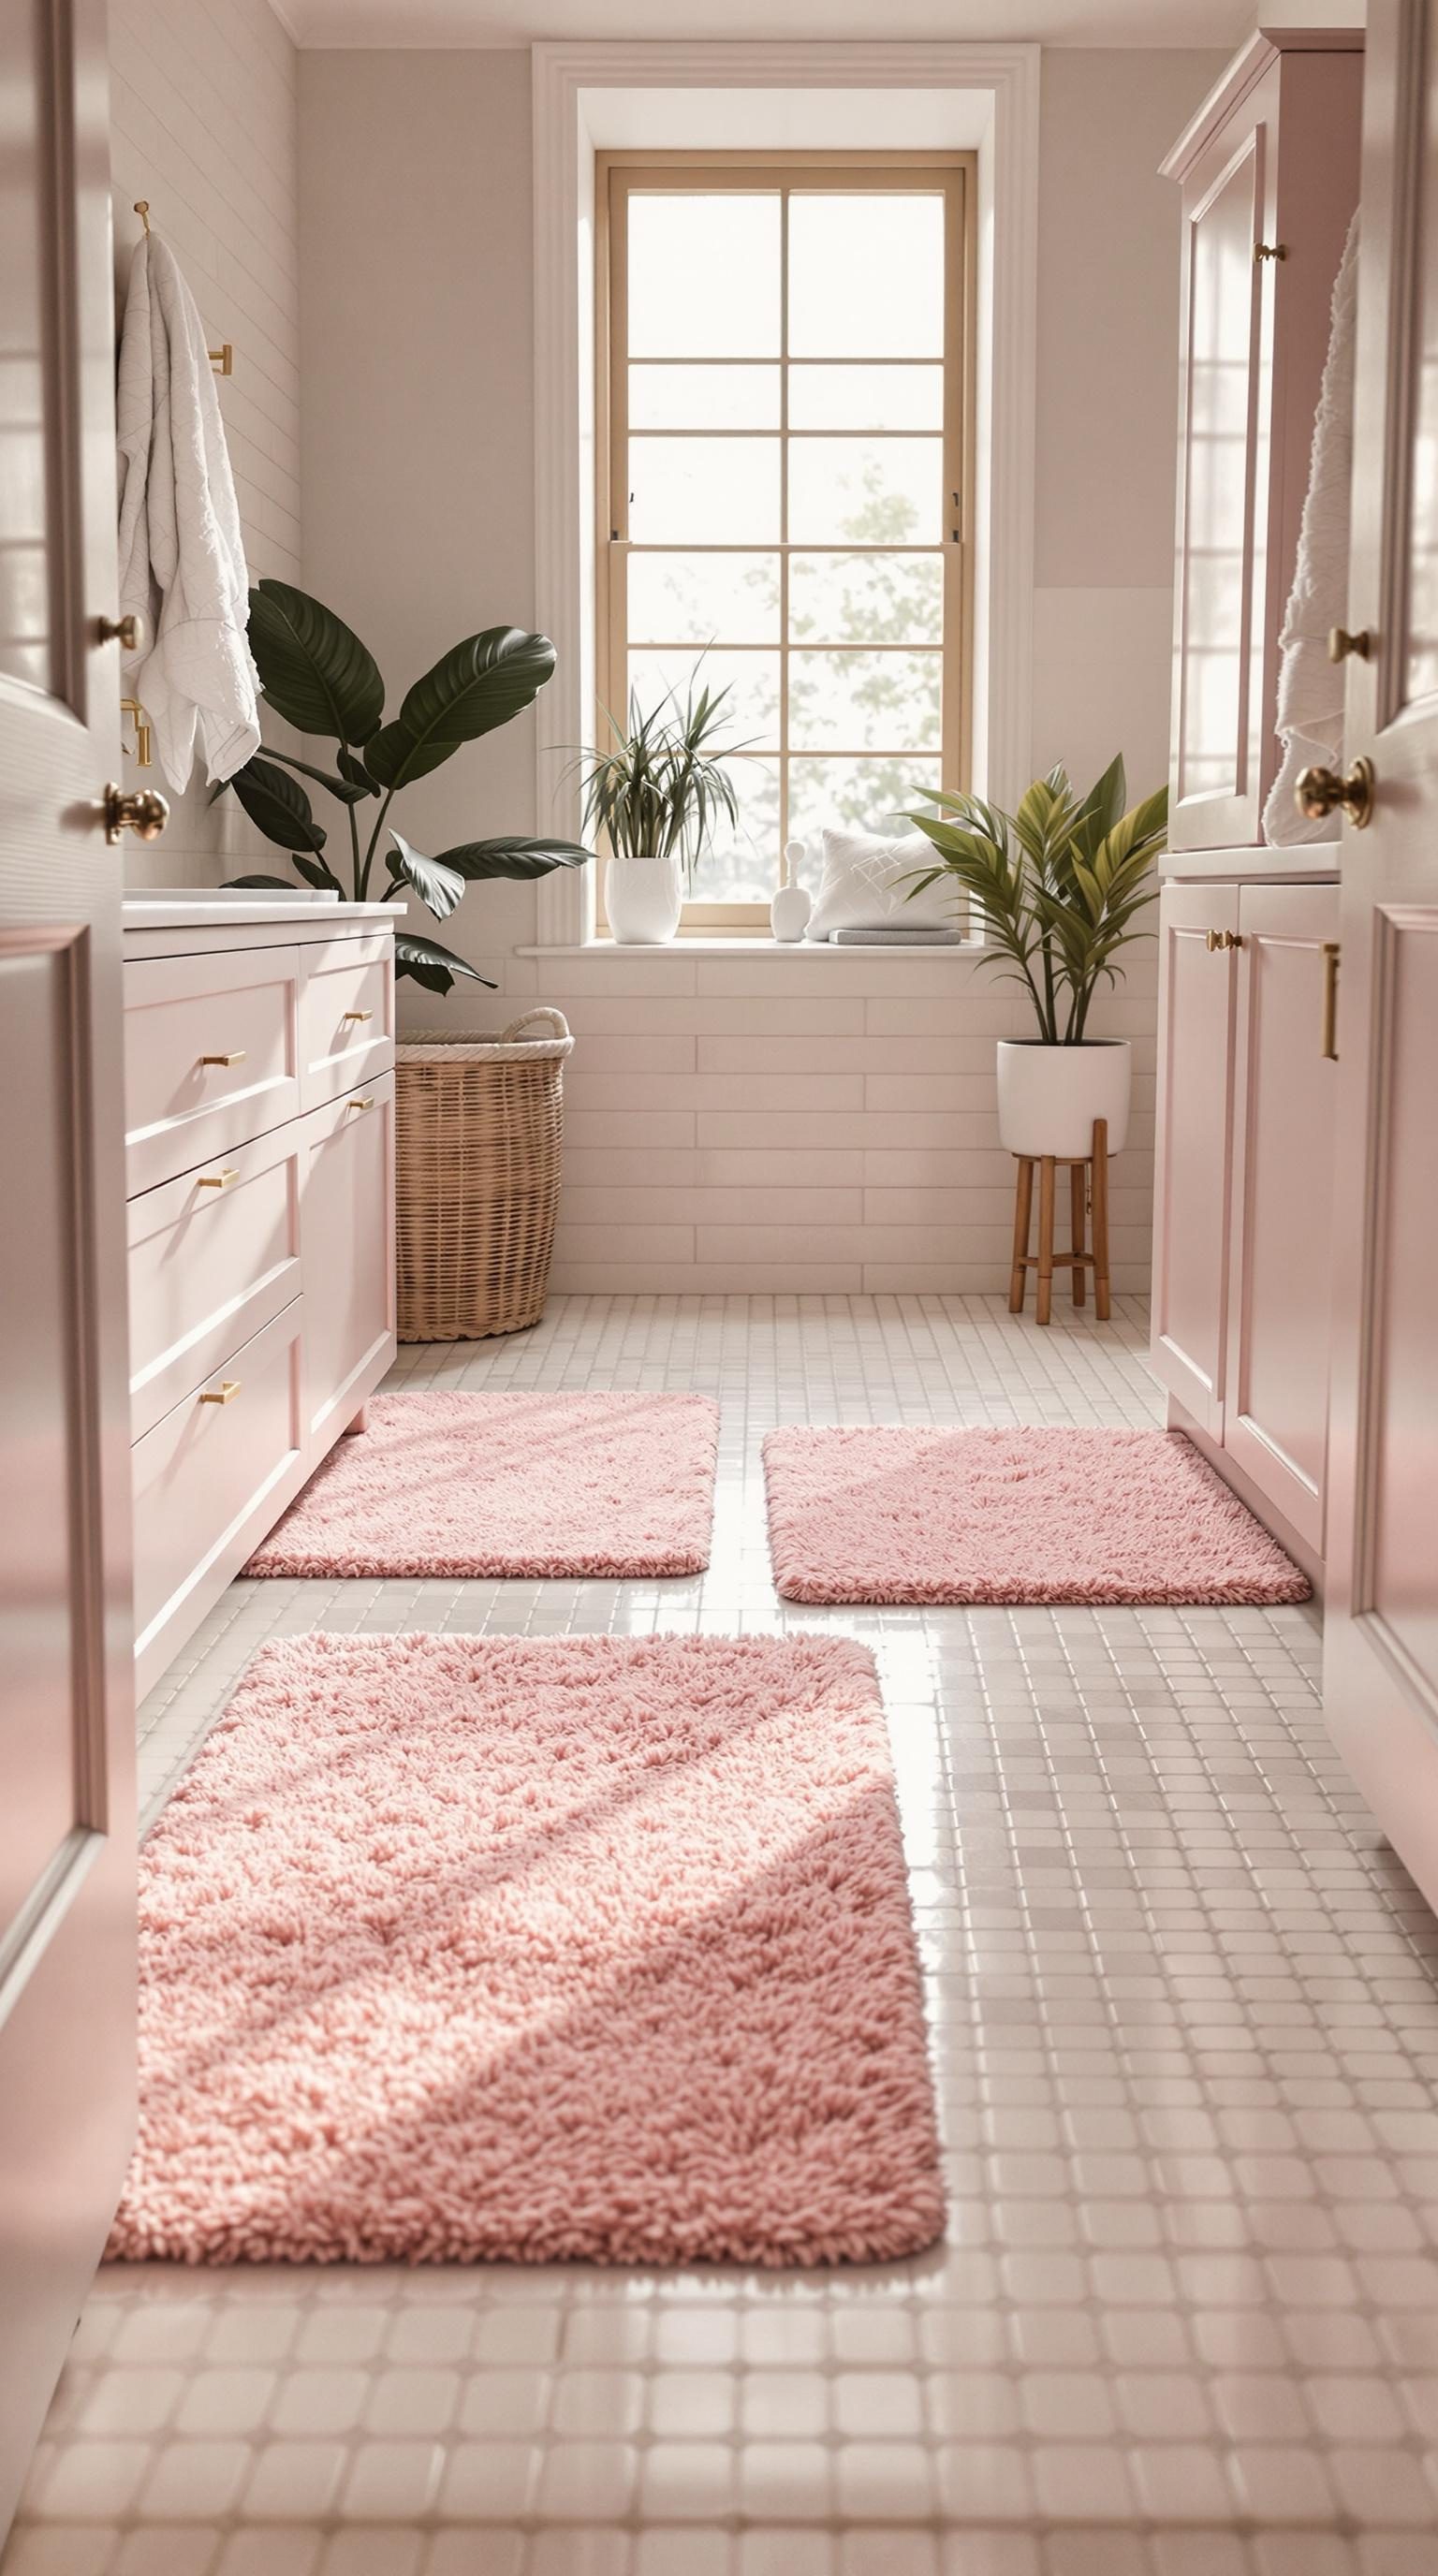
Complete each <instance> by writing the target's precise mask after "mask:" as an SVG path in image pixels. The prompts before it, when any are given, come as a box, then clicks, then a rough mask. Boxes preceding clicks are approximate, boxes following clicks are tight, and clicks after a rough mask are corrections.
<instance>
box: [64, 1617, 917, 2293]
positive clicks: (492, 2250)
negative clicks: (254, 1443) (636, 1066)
mask: <svg viewBox="0 0 1438 2576" xmlns="http://www.w3.org/2000/svg"><path fill="white" fill-rule="evenodd" d="M140 1882H141V1887H140V1896H141V1912H140V1925H141V1931H140V1939H141V2003H140V2066H141V2078H140V2093H141V2110H140V2134H139V2145H138V2147H137V2150H136V2154H135V2160H134V2163H133V2166H132V2168H131V2172H130V2177H129V2181H128V2183H127V2186H126V2190H125V2197H124V2200H123V2202H122V2204H121V2207H120V2212H119V2216H118V2217H117V2219H116V2221H115V2226H114V2231H113V2235H112V2237H111V2242H110V2253H111V2255H112V2257H118V2258H120V2259H122V2260H129V2261H142V2260H145V2259H147V2258H149V2257H156V2256H158V2257H168V2258H172V2259H178V2260H182V2261H185V2262H191V2263H234V2262H251V2261H252V2262H294V2263H299V2262H340V2261H344V2262H357V2263H365V2262H385V2261H390V2260H396V2259H398V2260H402V2261H410V2262H435V2263H439V2262H478V2261H501V2262H521V2263H526V2262H547V2261H552V2260H560V2259H564V2258H567V2257H578V2258H581V2259H583V2260H586V2261H589V2262H595V2263H692V2262H701V2261H702V2262H707V2261H732V2262H740V2263H762V2264H814V2263H832V2262H838V2261H844V2260H853V2261H862V2260H865V2259H868V2258H876V2257H887V2256H894V2255H900V2254H911V2253H914V2252H916V2251H918V2249H919V2248H921V2247H922V2246H925V2245H928V2244H930V2243H931V2242H932V2241H933V2239H934V2238H935V2237H936V2236H937V2235H938V2233H939V2232H940V2230H941V2228H942V2224H943V2191H942V2184H941V2180H940V2174H939V2164H938V2149H937V2142H936V2134H935V2119H934V2103H933V2094H932V2089H931V2084H930V2077H929V2069H928V2062H927V2055H926V2050H925V2037H924V2022H923V2013H922V2004H921V1997H920V1985H919V1973H918V1964H917V1959H916V1954H915V1947H914V1936H913V1926H912V1920H911V1916H910V1912H909V1899H908V1890H907V1885H906V1880H905V1872H904V1856H903V1850H902V1846H901V1842H900V1835H899V1821H898V1814H897V1809H896V1806H895V1799H894V1785H893V1772H892V1765H891V1759H890V1752H889V1743H888V1734H887V1730H886V1727H885V1723H884V1716H883V1710H882V1708H881V1705H880V1701H879V1694H878V1686H877V1683H876V1680H875V1675H874V1667H873V1663H872V1660H871V1658H870V1657H869V1655H868V1654H867V1652H866V1651H865V1650H864V1649H863V1648H862V1647H860V1646H857V1645H855V1644H853V1643H852V1642H850V1641H849V1640H847V1639H841V1638H835V1639H830V1638H818V1637H804V1636H800V1637H791V1638H770V1637H756V1638H744V1639H733V1638H709V1637H653V1638H642V1639H620V1638H610V1637H569V1638H550V1639H544V1640H534V1639H526V1638H485V1637H447V1636H384V1637H374V1636H371V1637H365V1638H354V1637H341V1636H328V1635H316V1636H307V1637H302V1638H299V1639H296V1640H294V1641H293V1642H291V1643H288V1644H283V1645H273V1646H269V1647H266V1648H264V1649H263V1650H262V1652H261V1653H260V1654H259V1655H257V1656H256V1658H255V1661H254V1663H253V1664H252V1665H251V1667H250V1670H249V1672H248V1674H247V1676H246V1678H245V1680H244V1682H243V1683H242V1685H241V1687H240V1690H239V1692H238V1694H237V1696H236V1697H235V1698H234V1700H232V1702H231V1703H230V1706H229V1708H228V1710H227V1711H226V1713H225V1715H224V1717H223V1718H222V1719H221V1720H220V1722H219V1724H218V1726H217V1727H216V1728H215V1730H214V1732H213V1734H212V1735H211V1736H210V1737H209V1739H208V1741H207V1742H206V1744H205V1745H204V1747H203V1749H202V1751H201V1752H200V1755H199V1757H198V1759H197V1761H196V1763H195V1767H194V1769H193V1770H192V1771H191V1773H190V1774H189V1776H188V1778H187V1779H186V1780H185V1781H184V1782H183V1784H182V1785H181V1787H180V1788H179V1789H178V1790H177V1791H176V1793H175V1796H174V1797H173V1798H172V1799H171V1801H170V1803H169V1805H168V1807H167V1808H166V1809H165V1811H164V1813H163V1815H162V1816H161V1818H160V1820H159V1822H158V1824H157V1825H156V1827H155V1829H154V1831H153V1833H152V1834H151V1835H150V1837H149V1840H148V1841H147V1843H146V1844H145V1846H144V1849H143V1851H142V1853H141V1859H140Z"/></svg>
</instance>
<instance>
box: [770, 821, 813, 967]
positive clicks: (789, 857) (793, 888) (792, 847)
mask: <svg viewBox="0 0 1438 2576" xmlns="http://www.w3.org/2000/svg"><path fill="white" fill-rule="evenodd" d="M803 857H804V844H803V842H802V841H786V842H785V844H784V874H783V877H782V880H781V882H780V886H779V891H778V893H777V894H776V895H775V897H774V899H773V901H772V902H771V904H770V906H769V919H770V921H771V923H772V924H773V929H774V936H775V938H776V939H779V940H782V941H783V942H784V944H785V945H786V946H789V947H791V946H792V945H793V943H794V942H795V940H798V939H802V938H803V936H804V932H805V929H806V928H807V926H808V920H809V915H810V913H811V911H812V910H813V906H812V904H811V902H810V900H809V896H808V893H807V891H806V889H805V888H804V887H803V886H801V885H800V883H799V868H800V865H801V863H802V861H803Z"/></svg>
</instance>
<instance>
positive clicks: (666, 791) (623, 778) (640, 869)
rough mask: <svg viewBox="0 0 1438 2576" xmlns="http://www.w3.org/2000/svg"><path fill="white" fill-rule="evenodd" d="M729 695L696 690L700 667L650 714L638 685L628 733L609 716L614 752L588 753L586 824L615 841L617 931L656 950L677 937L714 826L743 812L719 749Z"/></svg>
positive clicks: (607, 884) (613, 916)
mask: <svg viewBox="0 0 1438 2576" xmlns="http://www.w3.org/2000/svg"><path fill="white" fill-rule="evenodd" d="M728 695H729V691H728V690H727V689H718V690H713V689H708V688H699V687H698V685H697V674H696V675H695V676H694V677H693V678H691V680H690V683H689V689H688V693H687V695H686V697H685V699H684V702H683V704H682V705H681V703H680V701H679V698H678V695H677V693H676V692H675V691H673V690H671V691H670V692H669V694H668V695H667V696H666V697H664V698H661V699H660V701H659V704H658V705H657V706H655V707H652V708H651V709H650V710H649V712H648V714H645V713H644V712H643V710H642V709H641V706H640V703H639V698H638V695H637V693H635V692H631V694H630V699H629V719H628V728H627V730H626V729H625V727H623V726H621V725H619V724H618V723H616V721H615V719H614V717H613V716H607V717H606V721H607V723H608V725H609V730H610V733H611V735H612V737H613V739H612V741H611V743H610V745H609V747H608V749H607V750H603V751H590V752H585V753H583V754H581V757H580V763H579V767H580V773H581V778H582V782H583V788H584V829H585V830H586V831H587V832H595V833H600V832H602V833H603V835H604V838H605V839H606V841H607V842H608V844H609V852H610V856H609V864H608V867H607V868H606V870H605V876H604V909H605V912H606V914H607V915H608V920H609V928H610V931H611V933H612V935H613V937H614V938H615V939H617V940H619V941H621V942H623V943H625V944H630V945H634V946H637V947H641V948H654V947H660V946H662V945H663V944H664V943H665V942H666V941H667V940H670V939H672V938H673V936H674V934H675V932H676V930H677V929H678V927H679V920H680V915H681V913H682V912H683V909H684V895H685V890H686V887H692V885H693V882H694V869H695V866H696V864H697V862H698V859H699V855H700V852H701V851H702V849H703V847H704V844H705V842H706V841H707V840H708V838H709V837H710V835H711V833H712V831H713V828H714V825H715V824H716V823H717V822H718V821H720V820H721V818H722V819H724V820H726V821H728V822H729V823H730V824H734V823H737V821H738V819H739V804H738V798H737V797H736V795H735V792H734V784H733V781H732V779H731V778H730V777H729V775H728V773H727V771H726V770H725V768H724V766H723V760H722V756H721V755H720V754H719V753H718V752H717V751H716V750H715V744H716V743H717V741H718V739H719V736H720V733H721V731H722V729H723V726H724V724H725V722H726V717H725V712H724V709H725V701H726V699H727V698H728ZM727 747H728V749H730V750H735V749H737V748H738V746H737V745H736V744H730V745H728V746H727Z"/></svg>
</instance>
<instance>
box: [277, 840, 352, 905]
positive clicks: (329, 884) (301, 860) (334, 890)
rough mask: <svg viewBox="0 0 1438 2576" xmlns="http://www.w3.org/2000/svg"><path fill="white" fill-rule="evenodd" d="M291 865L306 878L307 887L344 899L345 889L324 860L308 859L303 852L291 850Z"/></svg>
mask: <svg viewBox="0 0 1438 2576" xmlns="http://www.w3.org/2000/svg"><path fill="white" fill-rule="evenodd" d="M290 865H291V866H292V867H293V868H294V869H295V870H296V871H297V873H298V874H299V875H300V876H302V877H303V878H304V881H305V883H306V885H309V886H318V887H319V888H320V889H321V890H322V891H323V892H324V893H325V894H337V895H339V896H340V897H341V899H343V896H344V887H343V886H342V885H341V884H340V881H339V878H338V877H337V876H336V875H335V872H334V870H333V868H327V867H326V866H325V863H324V860H323V859H307V858H306V857H305V854H304V852H303V850H291V852H290Z"/></svg>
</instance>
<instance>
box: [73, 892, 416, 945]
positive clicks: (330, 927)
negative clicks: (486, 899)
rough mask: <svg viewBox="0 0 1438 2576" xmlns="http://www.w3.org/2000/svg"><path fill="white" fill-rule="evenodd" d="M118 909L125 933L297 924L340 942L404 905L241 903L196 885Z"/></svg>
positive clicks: (132, 898) (397, 913) (132, 900)
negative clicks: (189, 890)
mask: <svg viewBox="0 0 1438 2576" xmlns="http://www.w3.org/2000/svg"><path fill="white" fill-rule="evenodd" d="M120 910H121V920H122V922H123V925H124V927H125V929H126V930H193V929H198V928H200V927H202V926H203V927H204V928H207V929H220V928H225V929H232V928H233V929H236V930H240V929H250V930H253V929H256V928H258V927H260V926H263V927H264V928H265V929H269V928H271V927H272V926H273V925H274V924H275V923H277V922H297V923H298V922H303V923H304V924H305V925H306V927H307V928H308V929H311V930H312V929H313V928H314V927H315V926H316V925H317V924H318V925H320V926H322V927H323V928H324V930H325V931H326V932H327V933H328V934H329V936H330V937H331V938H335V939H342V938H343V937H344V936H345V934H346V932H347V931H348V930H350V929H351V928H352V927H357V926H358V925H359V924H361V923H366V924H374V923H378V922H385V921H401V920H403V918H404V910H405V907H404V905H403V904H402V903H294V902H286V901H285V899H284V898H283V897H281V898H280V899H279V900H278V901H277V902H267V901H266V899H265V897H264V896H263V895H256V896H255V897H254V898H253V900H251V901H249V902H242V901H241V900H240V898H239V897H238V896H230V895H214V894H207V893H206V891H205V889H204V887H203V886H199V887H197V888H196V890H195V892H194V893H193V894H192V895H189V894H185V895H180V894H166V895H159V896H156V895H147V894H145V893H143V892H141V893H139V894H133V895H126V897H125V900H124V902H123V904H122V905H121V908H120Z"/></svg>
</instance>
